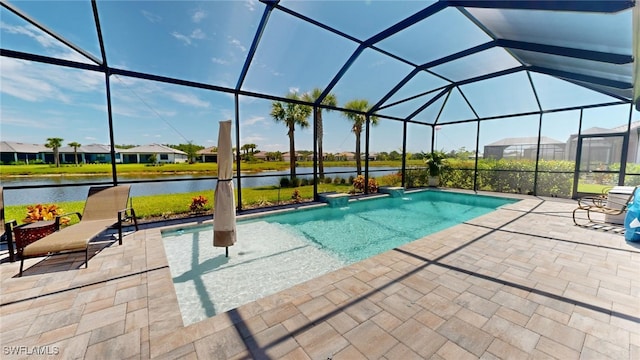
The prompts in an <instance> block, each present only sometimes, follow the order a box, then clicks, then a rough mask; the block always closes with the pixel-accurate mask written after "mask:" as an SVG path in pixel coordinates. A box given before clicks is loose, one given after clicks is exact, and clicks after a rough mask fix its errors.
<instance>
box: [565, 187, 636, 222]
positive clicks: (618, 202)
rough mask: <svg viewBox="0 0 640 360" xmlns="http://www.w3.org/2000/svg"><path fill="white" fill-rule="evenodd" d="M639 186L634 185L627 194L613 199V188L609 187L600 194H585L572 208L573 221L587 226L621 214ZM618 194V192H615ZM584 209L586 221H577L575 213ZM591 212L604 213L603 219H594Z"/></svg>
mask: <svg viewBox="0 0 640 360" xmlns="http://www.w3.org/2000/svg"><path fill="white" fill-rule="evenodd" d="M639 187H640V186H636V187H634V188H633V190H631V192H630V193H629V195H628V196H627V195H626V194H625V195H623V196H622V197H620V196H615V199H614V198H613V197H612V196H611V195H612V194H613V191H614V189H616V188H609V189H607V191H606V192H605V193H603V194H601V195H596V196H585V197H581V198H579V199H578V207H577V208H575V209H574V210H573V223H574V224H576V225H580V226H587V225H590V224H593V223H605V224H606V223H607V219H608V218H612V217H614V216H618V215H622V214H624V213H625V212H626V211H627V208H628V207H629V204H630V203H631V202H632V201H633V196H634V194H635V192H636V190H637V189H638V188H639ZM616 194H617V193H616ZM617 195H620V194H617ZM581 211H584V212H585V213H586V215H587V219H588V222H587V223H579V221H578V219H576V214H577V213H579V212H581ZM592 213H598V214H602V215H604V220H594V219H592V218H591V214H592Z"/></svg>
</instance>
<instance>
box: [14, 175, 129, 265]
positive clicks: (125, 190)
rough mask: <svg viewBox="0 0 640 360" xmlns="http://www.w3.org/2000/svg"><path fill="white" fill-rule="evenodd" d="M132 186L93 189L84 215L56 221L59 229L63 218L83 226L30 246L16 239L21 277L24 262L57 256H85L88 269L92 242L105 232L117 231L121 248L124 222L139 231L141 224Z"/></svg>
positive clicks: (40, 240) (61, 232) (58, 218)
mask: <svg viewBox="0 0 640 360" xmlns="http://www.w3.org/2000/svg"><path fill="white" fill-rule="evenodd" d="M130 190H131V186H130V185H118V186H93V187H91V188H90V189H89V195H88V196H87V201H86V203H85V205H84V211H83V212H82V214H80V213H78V212H75V213H69V214H64V215H60V216H57V217H56V220H55V222H56V228H57V229H60V218H61V217H65V216H69V215H73V214H75V215H77V216H78V218H79V219H80V222H79V223H77V224H75V225H71V226H68V227H64V228H62V229H60V230H59V231H56V232H54V233H52V234H50V235H47V236H45V237H43V238H41V239H38V240H34V241H33V242H30V243H20V242H18V241H17V237H16V248H17V253H18V257H19V258H20V276H22V268H23V264H24V259H25V258H30V257H39V256H45V255H54V254H57V253H70V252H81V251H84V252H85V267H88V266H89V241H91V240H92V239H93V238H95V237H96V236H98V235H100V234H101V233H102V232H103V231H105V230H107V229H109V228H111V227H114V226H115V227H116V228H117V229H118V243H119V244H120V245H122V222H123V221H125V220H128V219H131V220H133V223H134V225H135V229H136V230H138V221H137V219H136V215H135V211H134V210H133V208H132V207H127V203H128V202H129V192H130Z"/></svg>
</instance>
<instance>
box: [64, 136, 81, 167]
mask: <svg viewBox="0 0 640 360" xmlns="http://www.w3.org/2000/svg"><path fill="white" fill-rule="evenodd" d="M67 145H68V146H71V147H72V148H73V157H74V159H75V161H76V166H78V148H79V147H80V146H82V144H80V143H79V142H76V141H74V142H70V143H68V144H67Z"/></svg>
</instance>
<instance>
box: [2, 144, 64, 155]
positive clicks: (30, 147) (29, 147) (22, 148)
mask: <svg viewBox="0 0 640 360" xmlns="http://www.w3.org/2000/svg"><path fill="white" fill-rule="evenodd" d="M51 151H52V150H51V149H49V148H47V147H46V146H44V145H43V144H27V143H21V142H13V141H0V152H5V153H23V154H24V153H28V154H38V153H42V152H51Z"/></svg>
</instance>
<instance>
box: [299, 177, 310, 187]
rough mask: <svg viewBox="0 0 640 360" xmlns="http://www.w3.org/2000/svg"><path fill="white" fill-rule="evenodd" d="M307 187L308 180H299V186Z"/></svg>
mask: <svg viewBox="0 0 640 360" xmlns="http://www.w3.org/2000/svg"><path fill="white" fill-rule="evenodd" d="M307 185H309V179H307V178H302V179H300V186H307Z"/></svg>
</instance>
